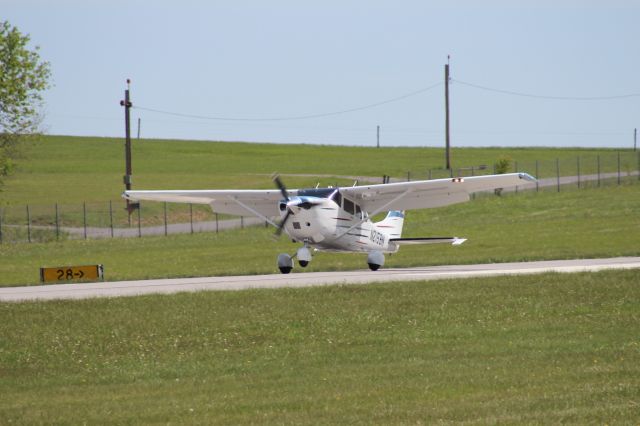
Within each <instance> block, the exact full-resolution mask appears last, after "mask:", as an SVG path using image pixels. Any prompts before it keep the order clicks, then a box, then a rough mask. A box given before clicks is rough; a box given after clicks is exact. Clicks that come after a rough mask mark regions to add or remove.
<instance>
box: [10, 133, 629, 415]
mask: <svg viewBox="0 0 640 426" xmlns="http://www.w3.org/2000/svg"><path fill="white" fill-rule="evenodd" d="M134 146H135V149H134V186H135V187H136V188H140V189H142V188H149V189H152V188H197V187H204V188H224V187H229V188H242V187H255V188H268V187H270V185H271V183H270V180H269V175H270V174H271V173H272V172H274V171H279V172H280V173H283V174H284V173H287V174H305V175H306V174H311V175H314V174H318V175H323V177H322V179H327V180H328V182H326V181H323V182H322V183H323V184H327V183H336V182H337V183H345V184H350V183H351V182H349V181H348V179H344V180H343V181H341V180H340V179H338V178H335V176H337V175H340V176H342V175H362V176H378V175H382V174H387V175H393V176H397V177H399V176H403V175H404V174H406V172H407V171H411V172H412V174H413V177H420V176H416V174H418V171H421V172H420V173H425V170H428V169H429V168H433V169H434V170H436V172H437V169H438V168H440V166H441V162H442V157H443V153H442V150H438V149H424V148H387V149H380V150H376V149H374V148H353V147H318V146H305V145H296V146H291V145H280V146H279V145H261V144H241V143H238V144H232V143H207V142H177V141H140V142H137V141H136V142H134ZM122 150H123V149H122V141H120V140H115V139H100V138H68V137H47V138H45V139H44V140H43V141H41V142H40V143H39V144H38V145H35V146H33V147H32V148H31V149H30V152H28V153H27V154H28V157H27V158H29V160H28V161H27V160H25V161H23V162H22V163H20V167H19V170H18V172H17V173H16V174H15V175H14V176H13V177H11V178H10V179H8V181H7V182H6V185H5V187H4V188H3V192H1V193H0V206H15V205H24V204H27V203H31V204H47V205H52V204H53V203H56V202H58V203H62V204H65V203H66V204H72V203H76V204H77V203H82V202H83V201H88V202H92V201H97V202H104V201H108V200H114V201H115V200H118V196H119V193H120V192H121V190H122V174H123V173H122V168H123V166H122V163H123V159H122V157H123V154H122ZM622 154H623V155H622V158H623V159H622V161H621V169H622V171H623V172H624V171H629V170H635V166H634V165H635V164H637V163H636V158H637V157H636V155H635V154H633V153H630V152H623V153H622ZM502 155H509V156H511V157H512V158H513V159H514V160H515V161H518V164H519V166H518V167H519V169H520V170H526V171H529V172H533V170H532V167H531V166H532V165H533V164H535V160H539V163H538V165H539V166H540V173H541V175H542V176H543V177H544V176H545V174H546V175H548V174H549V173H555V169H553V167H555V164H556V160H555V159H556V158H559V159H560V163H561V170H563V172H564V171H565V170H568V169H569V167H577V164H576V158H577V157H578V156H579V157H580V158H581V160H580V161H581V168H582V169H581V170H582V173H591V172H594V171H595V169H594V165H595V164H596V163H595V162H594V161H593V160H594V158H597V156H601V158H605V157H606V158H609V159H610V158H614V157H617V154H616V153H615V152H614V151H607V150H570V149H566V150H565V149H563V150H554V149H509V150H505V149H499V148H489V149H456V150H454V166H455V165H456V164H459V165H460V166H472V165H480V164H489V165H490V164H492V163H493V162H495V161H496V159H497V158H498V157H500V156H502ZM607 161H608V163H607V166H606V169H605V168H604V167H603V169H602V170H601V171H602V172H605V171H614V170H612V165H611V163H610V160H607ZM603 163H604V161H603ZM523 164H524V165H525V166H523ZM527 164H529V167H527V166H526V165H527ZM614 164H615V163H614ZM615 168H617V164H616V165H615V167H613V169H615ZM439 172H442V173H444V171H442V170H440V171H439ZM563 174H572V173H563ZM423 177H424V176H423ZM434 177H436V176H434ZM316 181H317V179H316V178H314V177H309V176H297V177H296V176H292V177H290V178H287V183H288V184H289V185H290V186H291V187H295V186H309V185H315V183H316ZM639 211H640V185H638V184H637V180H636V179H628V180H625V182H624V184H623V185H620V186H609V187H606V188H589V189H576V188H573V189H567V190H564V189H563V192H561V193H556V192H552V191H546V192H540V193H535V192H528V193H520V194H512V195H507V196H503V197H495V196H493V195H491V196H480V197H477V198H476V199H475V200H473V201H472V202H469V203H466V204H462V205H455V206H449V207H446V208H440V209H430V210H424V211H411V212H409V214H408V215H407V221H406V224H405V233H404V236H433V235H436V234H438V235H442V234H449V235H458V236H463V237H467V238H469V241H468V242H467V243H465V244H464V245H462V246H459V247H450V246H430V247H429V246H417V247H403V248H402V250H401V252H400V253H398V254H397V255H394V256H391V257H388V258H387V266H391V267H399V266H413V265H430V264H455V263H479V262H498V261H520V260H537V259H559V258H593V257H613V256H623V255H639V254H640V232H639V231H640V216H639V215H638V212H639ZM156 213H157V212H156ZM272 233H273V230H272V229H265V228H261V227H256V228H250V229H243V230H234V231H228V232H224V233H220V234H218V235H216V234H196V235H174V236H169V237H163V236H162V237H145V238H141V239H115V240H93V241H92V240H89V241H60V242H55V241H52V242H48V243H35V244H27V243H18V244H2V245H0V285H2V286H8V285H16V284H35V283H37V281H38V268H39V267H40V266H58V265H67V264H76V265H77V264H93V263H103V264H104V265H105V270H106V276H107V279H108V280H119V279H142V278H149V277H178V276H201V275H224V274H254V273H273V272H276V266H275V257H276V254H277V253H279V252H293V251H294V250H295V248H296V247H297V246H296V245H293V244H291V243H289V242H287V241H286V239H285V238H282V239H280V240H279V241H273V240H272V239H271V236H272ZM364 262H365V260H364V257H363V256H358V255H340V254H324V253H322V254H318V255H317V256H316V257H315V259H314V261H313V262H312V263H311V265H310V268H309V270H311V271H314V270H344V269H355V268H363V267H364V266H365V263H364ZM366 273H369V272H366ZM638 283H640V272H638V270H630V271H615V272H614V271H605V272H600V273H583V274H545V275H537V276H510V277H497V278H483V279H468V280H446V281H435V282H434V281H431V282H424V283H395V284H381V285H368V286H355V287H348V286H333V287H326V288H308V289H296V290H292V289H283V290H252V291H243V292H209V293H206V292H204V293H194V294H178V295H172V296H145V297H135V298H118V299H95V300H83V301H56V302H46V303H17V304H9V303H3V304H0V423H2V424H44V423H47V424H49V423H65V424H67V423H68V424H78V423H89V424H91V423H105V422H109V423H119V424H138V423H180V424H182V423H193V424H245V423H254V424H255V423H278V424H282V423H295V424H336V423H354V424H372V423H374V424H375V423H378V424H379V423H383V424H387V423H394V424H397V423H401V424H409V423H414V424H433V423H475V424H487V423H492V424H494V423H510V424H522V423H536V424H557V423H573V424H594V423H596V424H637V423H639V422H640V410H639V409H638V406H639V404H640V398H639V396H638V395H640V374H639V373H640V367H639V366H640V340H639V339H638V332H637V329H638V327H637V324H638V319H639V318H640V292H639V291H638Z"/></svg>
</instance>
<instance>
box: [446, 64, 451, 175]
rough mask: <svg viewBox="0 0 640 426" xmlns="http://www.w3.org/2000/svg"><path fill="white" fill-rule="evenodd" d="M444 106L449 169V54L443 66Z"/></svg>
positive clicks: (449, 167)
mask: <svg viewBox="0 0 640 426" xmlns="http://www.w3.org/2000/svg"><path fill="white" fill-rule="evenodd" d="M444 106H445V119H444V122H445V157H446V168H447V170H450V169H451V147H450V145H449V55H447V63H446V65H445V66H444Z"/></svg>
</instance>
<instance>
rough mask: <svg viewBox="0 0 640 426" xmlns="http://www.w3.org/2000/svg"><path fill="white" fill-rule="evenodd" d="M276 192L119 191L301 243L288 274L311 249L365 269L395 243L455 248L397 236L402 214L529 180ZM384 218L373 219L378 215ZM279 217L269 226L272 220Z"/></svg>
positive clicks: (283, 263)
mask: <svg viewBox="0 0 640 426" xmlns="http://www.w3.org/2000/svg"><path fill="white" fill-rule="evenodd" d="M274 181H275V183H276V185H277V186H278V188H279V190H237V189H231V190H217V189H214V190H184V191H183V190H167V191H125V192H124V193H123V197H124V198H126V199H128V200H131V201H140V200H150V201H165V202H177V203H192V204H208V205H210V206H211V208H212V210H213V211H214V212H218V213H225V214H230V215H237V216H247V215H252V216H257V217H259V218H261V219H262V220H265V221H266V222H268V223H270V224H271V225H273V226H275V227H276V228H277V231H276V234H277V235H280V234H281V233H282V231H284V232H286V233H287V235H289V237H291V239H292V240H293V241H294V242H299V243H302V247H300V248H299V249H298V250H297V252H296V254H295V255H294V256H290V255H289V254H286V253H282V254H280V255H278V268H279V269H280V271H281V272H282V273H283V274H288V273H289V272H291V270H292V269H293V258H294V257H295V258H297V259H298V263H299V265H300V266H301V267H303V268H304V267H306V266H307V265H308V264H309V262H310V261H311V257H312V252H311V249H313V250H314V251H315V250H322V251H333V252H359V253H367V254H368V256H367V263H368V264H369V268H370V269H371V270H373V271H375V270H377V269H378V268H380V267H381V266H383V265H384V253H395V252H397V251H398V249H399V248H400V246H401V245H403V244H433V243H450V244H453V245H458V244H462V243H463V242H465V241H466V239H464V238H457V237H421V238H401V233H402V225H403V223H404V212H405V210H412V209H425V208H432V207H441V206H446V205H449V204H455V203H461V202H464V201H468V200H469V198H470V194H472V193H474V192H481V191H491V190H494V189H496V188H509V187H515V186H519V185H524V184H526V183H529V182H535V178H534V177H532V176H530V175H528V174H527V173H511V174H501V175H489V176H475V177H466V178H450V179H435V180H421V181H413V182H399V183H388V184H380V185H363V186H355V185H354V186H352V187H336V188H333V187H328V188H314V189H294V190H287V189H286V188H285V186H284V185H283V184H282V182H281V180H280V179H279V178H278V177H277V176H276V177H275V178H274ZM382 212H388V214H387V216H386V217H385V218H384V220H382V221H379V222H373V221H372V220H371V218H372V217H373V216H375V215H377V214H378V213H382ZM278 216H279V217H280V222H279V223H276V221H275V220H274V218H276V217H278Z"/></svg>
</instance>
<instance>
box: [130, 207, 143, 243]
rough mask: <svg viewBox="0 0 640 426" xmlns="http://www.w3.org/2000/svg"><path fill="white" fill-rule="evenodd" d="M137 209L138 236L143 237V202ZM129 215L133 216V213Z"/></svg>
mask: <svg viewBox="0 0 640 426" xmlns="http://www.w3.org/2000/svg"><path fill="white" fill-rule="evenodd" d="M136 210H137V211H138V238H142V227H141V225H140V217H141V215H142V214H141V213H140V210H142V204H140V205H139V206H138V208H137V209H136ZM129 216H131V215H129Z"/></svg>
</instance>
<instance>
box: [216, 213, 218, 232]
mask: <svg viewBox="0 0 640 426" xmlns="http://www.w3.org/2000/svg"><path fill="white" fill-rule="evenodd" d="M217 233H218V213H216V234H217Z"/></svg>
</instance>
